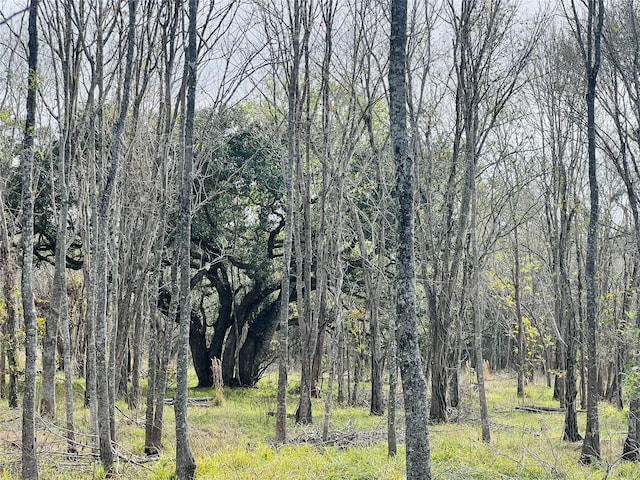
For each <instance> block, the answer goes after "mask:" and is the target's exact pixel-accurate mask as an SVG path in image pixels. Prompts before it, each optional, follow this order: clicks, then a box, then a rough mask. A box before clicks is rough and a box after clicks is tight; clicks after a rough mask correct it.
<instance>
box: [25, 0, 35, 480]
mask: <svg viewBox="0 0 640 480" xmlns="http://www.w3.org/2000/svg"><path fill="white" fill-rule="evenodd" d="M28 31H29V42H28V58H27V62H28V65H29V69H28V73H27V104H26V120H25V124H24V142H23V145H22V286H21V290H22V310H23V315H24V330H25V333H26V336H25V337H26V338H25V350H26V352H25V368H24V397H23V403H22V478H23V479H25V480H35V479H37V478H38V457H37V455H36V418H35V414H36V354H37V348H38V327H37V324H36V308H35V303H34V298H33V223H34V221H33V203H34V201H33V199H34V191H33V187H34V182H33V163H34V159H35V150H34V137H35V128H36V95H37V93H38V0H31V2H30V3H29V27H28Z"/></svg>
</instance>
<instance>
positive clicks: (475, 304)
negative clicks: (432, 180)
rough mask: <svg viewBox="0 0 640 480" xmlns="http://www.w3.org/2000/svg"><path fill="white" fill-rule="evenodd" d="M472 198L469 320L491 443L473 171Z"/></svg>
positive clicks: (485, 434)
mask: <svg viewBox="0 0 640 480" xmlns="http://www.w3.org/2000/svg"><path fill="white" fill-rule="evenodd" d="M471 181H472V182H473V184H474V185H473V188H472V190H473V197H472V207H471V224H470V230H471V231H470V236H471V268H472V269H473V271H472V279H471V291H472V292H473V293H472V295H471V320H472V323H473V346H474V350H475V354H476V376H477V379H478V399H479V403H480V423H481V425H482V442H483V443H487V444H488V443H491V430H490V426H489V409H488V408H487V394H486V389H485V383H484V380H485V379H484V355H483V352H482V315H481V306H480V292H479V290H480V256H479V255H478V243H477V240H476V235H477V231H476V221H477V216H478V200H477V195H478V194H477V192H476V187H475V170H474V173H473V180H471Z"/></svg>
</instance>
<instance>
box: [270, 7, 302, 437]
mask: <svg viewBox="0 0 640 480" xmlns="http://www.w3.org/2000/svg"><path fill="white" fill-rule="evenodd" d="M301 8H302V7H301V5H300V2H299V0H294V2H293V5H292V11H291V19H292V22H293V23H292V25H291V26H290V29H291V55H292V58H291V64H290V65H291V66H290V71H288V72H287V97H288V111H287V156H286V157H284V158H283V160H282V178H283V183H284V202H285V205H286V209H287V211H286V217H285V226H284V243H283V247H282V251H283V254H282V255H283V259H282V260H283V261H282V279H281V286H280V321H279V324H280V333H279V336H278V340H279V345H278V392H277V411H276V441H277V442H279V443H284V442H285V441H286V439H287V370H288V355H289V349H288V344H289V298H290V289H291V256H292V252H293V222H294V202H295V198H294V190H293V169H294V166H295V165H296V164H297V163H298V162H299V125H298V118H299V113H298V104H299V102H298V97H299V86H298V75H299V72H300V57H301V50H300V33H301V27H302V19H301Z"/></svg>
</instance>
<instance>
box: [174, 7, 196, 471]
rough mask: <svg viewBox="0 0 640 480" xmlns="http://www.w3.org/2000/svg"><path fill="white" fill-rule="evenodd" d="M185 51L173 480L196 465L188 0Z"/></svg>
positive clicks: (192, 17)
mask: <svg viewBox="0 0 640 480" xmlns="http://www.w3.org/2000/svg"><path fill="white" fill-rule="evenodd" d="M187 16H188V20H189V22H188V25H189V27H188V30H187V32H188V34H187V48H186V52H185V55H186V56H185V64H184V75H185V78H186V82H185V86H186V109H185V114H184V160H183V166H182V181H181V185H180V204H179V207H180V216H179V228H178V242H179V247H178V248H179V252H180V254H179V257H178V258H179V265H180V269H179V274H180V288H179V292H180V303H179V305H180V313H179V318H180V321H179V327H178V339H179V344H178V358H177V370H176V381H177V386H176V399H175V404H174V410H175V416H176V479H177V480H189V479H193V478H194V474H195V470H196V463H195V460H194V458H193V455H192V453H191V446H190V443H189V432H188V424H187V346H188V342H189V324H190V323H191V248H190V247H191V189H192V184H193V157H194V152H193V144H194V141H193V125H194V119H195V108H196V82H197V65H198V50H197V16H198V2H197V0H189V10H188V13H187Z"/></svg>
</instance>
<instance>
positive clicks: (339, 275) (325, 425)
mask: <svg viewBox="0 0 640 480" xmlns="http://www.w3.org/2000/svg"><path fill="white" fill-rule="evenodd" d="M339 236H340V237H342V235H340V234H339ZM337 244H338V245H339V244H340V243H339V242H338V243H337ZM336 263H338V265H336V279H335V292H334V298H335V306H334V308H335V311H336V321H335V330H336V332H337V331H339V330H340V329H342V317H343V313H342V281H343V279H344V268H343V266H342V264H341V260H340V259H339V258H336ZM337 340H338V337H337V335H336V336H334V338H333V342H332V344H331V356H330V357H329V358H330V360H329V361H330V362H331V364H330V367H329V380H328V382H327V396H326V398H325V400H324V418H323V422H322V440H323V441H324V442H326V441H327V440H328V439H329V421H330V419H331V402H332V400H333V378H334V376H335V370H336V364H337V360H338V358H337V356H338V345H337V343H338V342H337Z"/></svg>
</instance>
